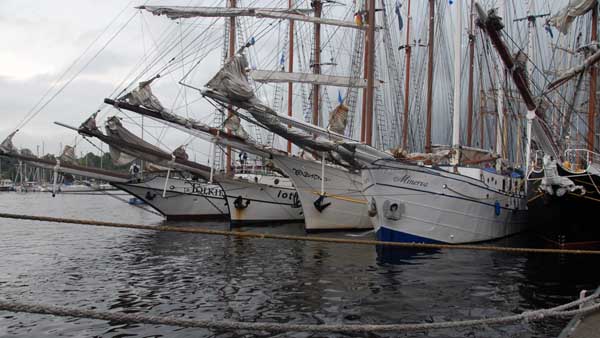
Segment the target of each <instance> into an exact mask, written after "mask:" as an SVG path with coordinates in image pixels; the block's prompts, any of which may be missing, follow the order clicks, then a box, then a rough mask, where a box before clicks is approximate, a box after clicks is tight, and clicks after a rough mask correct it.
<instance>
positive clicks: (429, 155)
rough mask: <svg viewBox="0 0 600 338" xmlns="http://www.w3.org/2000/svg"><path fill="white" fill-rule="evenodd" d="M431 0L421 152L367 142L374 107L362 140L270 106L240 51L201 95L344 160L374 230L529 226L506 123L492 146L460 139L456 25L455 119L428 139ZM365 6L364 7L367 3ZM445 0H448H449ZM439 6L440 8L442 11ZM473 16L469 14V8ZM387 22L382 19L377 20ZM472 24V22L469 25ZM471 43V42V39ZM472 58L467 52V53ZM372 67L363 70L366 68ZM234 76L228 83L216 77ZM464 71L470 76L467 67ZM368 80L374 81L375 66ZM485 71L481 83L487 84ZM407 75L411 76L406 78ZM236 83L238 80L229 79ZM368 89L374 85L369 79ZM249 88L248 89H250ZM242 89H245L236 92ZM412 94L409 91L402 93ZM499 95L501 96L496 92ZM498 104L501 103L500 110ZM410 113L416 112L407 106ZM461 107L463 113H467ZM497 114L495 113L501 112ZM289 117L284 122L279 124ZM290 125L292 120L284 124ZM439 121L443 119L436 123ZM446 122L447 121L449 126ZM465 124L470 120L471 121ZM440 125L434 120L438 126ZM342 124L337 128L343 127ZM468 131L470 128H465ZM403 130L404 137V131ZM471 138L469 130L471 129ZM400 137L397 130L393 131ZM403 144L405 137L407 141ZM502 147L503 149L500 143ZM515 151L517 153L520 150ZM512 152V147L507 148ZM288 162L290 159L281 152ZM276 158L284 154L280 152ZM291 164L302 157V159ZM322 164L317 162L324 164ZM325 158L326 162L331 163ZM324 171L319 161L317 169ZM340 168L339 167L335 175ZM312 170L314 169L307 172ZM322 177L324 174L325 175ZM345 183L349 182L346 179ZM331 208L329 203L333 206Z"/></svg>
mask: <svg viewBox="0 0 600 338" xmlns="http://www.w3.org/2000/svg"><path fill="white" fill-rule="evenodd" d="M435 3H436V2H435V1H430V2H429V3H428V5H429V6H428V7H429V18H430V20H429V22H430V26H429V44H428V46H427V47H428V57H429V62H428V68H427V70H428V72H427V74H428V76H427V81H425V82H424V83H423V84H424V86H425V88H426V89H427V93H428V95H427V99H426V102H425V103H426V105H427V110H426V112H425V113H426V114H425V115H426V118H425V120H426V121H427V124H426V126H425V133H426V135H425V137H424V138H423V139H424V141H425V142H424V144H418V142H415V141H413V142H412V143H413V144H412V148H415V149H423V150H424V152H422V153H415V152H412V153H410V152H408V151H406V150H405V149H402V148H400V149H396V150H395V151H391V150H390V151H383V150H379V149H377V148H376V147H375V146H374V144H373V145H372V144H371V141H372V139H373V137H372V135H373V130H372V127H373V126H374V125H375V122H374V121H376V120H379V117H377V116H374V115H371V116H369V115H370V114H373V111H374V109H373V108H372V107H371V109H367V114H366V117H367V119H365V120H363V121H362V122H363V123H362V124H363V126H364V135H365V139H364V141H363V142H360V141H358V140H353V139H350V138H348V137H345V135H343V134H342V133H336V132H335V131H332V130H326V129H324V128H319V127H318V126H311V125H309V124H307V123H302V122H299V121H294V120H292V119H286V117H285V116H282V114H278V113H277V112H275V111H274V110H273V109H272V108H270V107H268V106H266V105H265V104H263V103H262V102H261V101H260V100H259V99H258V98H257V97H256V96H255V95H254V94H253V93H252V92H251V85H250V82H249V79H251V78H252V71H249V72H247V71H246V69H247V68H246V67H245V65H247V64H248V63H247V61H246V60H245V56H244V55H239V56H238V59H237V60H233V61H230V63H229V64H227V65H226V66H225V67H224V68H223V69H222V70H221V73H220V75H219V74H217V75H216V76H215V77H214V78H213V80H211V81H210V82H209V83H208V84H207V86H206V87H207V89H206V90H205V91H204V95H205V96H207V97H209V98H211V99H213V100H215V101H218V102H221V103H222V104H224V105H226V104H233V105H236V106H237V107H239V108H242V109H244V110H246V111H248V112H249V114H250V115H251V116H252V118H253V119H254V120H255V121H256V122H257V123H260V124H261V125H263V126H266V127H267V128H269V129H270V130H272V131H273V132H276V133H278V134H279V135H281V136H283V137H286V138H288V139H289V140H292V142H294V143H296V144H298V145H300V146H302V147H304V148H306V149H307V150H308V151H309V152H310V153H314V154H318V155H321V159H322V162H325V159H327V160H328V161H330V162H334V161H335V162H338V163H340V164H342V165H343V166H344V167H346V168H348V169H346V170H350V172H352V173H353V175H361V180H362V189H361V193H362V196H361V197H362V198H364V199H365V200H366V201H367V203H366V211H367V215H369V216H370V217H371V220H372V222H373V223H374V226H375V230H376V232H377V236H378V238H379V239H381V240H386V241H402V242H405V241H407V242H443V243H468V242H479V241H486V240H491V239H495V238H500V237H504V236H508V235H511V234H514V233H517V232H519V231H522V230H524V229H525V228H526V226H527V219H526V209H527V207H526V189H525V179H524V176H523V172H522V171H521V170H518V169H517V168H516V166H515V165H513V164H511V162H510V159H509V158H507V157H505V156H503V155H505V154H507V153H508V150H510V151H513V154H514V153H515V152H514V148H515V147H516V146H515V145H512V144H511V145H510V146H509V145H507V144H506V142H504V141H505V140H504V138H503V136H504V133H505V130H506V128H507V126H503V125H502V122H503V119H502V118H498V119H497V128H498V129H499V130H500V132H498V133H497V134H498V135H497V138H498V139H497V140H496V142H495V144H494V146H495V147H494V148H495V149H496V152H492V151H488V150H484V149H480V148H476V147H472V146H471V144H470V143H471V141H468V142H465V143H467V144H464V145H463V144H462V142H463V141H462V140H463V139H465V138H466V137H464V136H466V135H464V136H463V135H461V134H462V132H461V121H460V117H461V109H462V105H461V102H463V100H462V98H461V92H460V87H461V75H460V74H461V73H460V69H461V65H462V64H461V60H462V56H461V48H460V46H461V39H462V37H463V36H462V34H461V31H462V29H454V32H455V33H456V37H455V48H454V52H455V53H456V54H455V57H454V61H455V62H454V69H455V73H454V74H455V75H454V80H455V82H454V89H453V94H452V97H453V100H452V102H453V110H452V112H453V114H452V116H453V121H451V125H445V128H447V129H450V130H452V140H451V144H450V145H447V146H439V145H434V144H432V142H431V140H432V133H433V132H432V131H433V129H432V121H433V116H434V114H433V107H434V100H433V93H434V91H433V84H434V74H435V72H434V69H433V66H434V47H435V45H434V42H435V41H436V39H435V34H434V29H435V25H434V24H435V22H437V21H436V20H437V19H436V14H435V13H436V12H435V9H434V8H435V7H434V6H435ZM369 6H370V7H369ZM447 6H448V5H447ZM461 7H462V6H461V2H458V3H456V4H454V7H453V9H454V11H453V12H454V13H456V21H455V22H463V20H462V19H461V16H462V8H461ZM369 8H375V5H374V4H367V12H366V14H365V15H366V16H367V17H368V18H369V19H368V20H367V22H369V23H374V22H376V20H375V19H374V17H375V10H373V11H372V13H371V12H370V11H369V10H368V9H369ZM446 10H447V8H444V9H443V11H446ZM471 13H472V14H471V18H473V17H474V14H473V10H472V11H471ZM382 22H385V20H382ZM471 29H474V28H473V27H471ZM366 34H367V35H368V36H369V35H370V36H371V38H370V39H371V40H370V41H375V37H373V35H372V34H375V32H373V31H369V30H368V31H367V33H366ZM470 48H473V49H474V45H473V44H471V46H470ZM366 53H367V54H368V55H369V56H368V57H367V59H369V58H370V59H371V60H374V59H375V57H374V56H372V55H375V53H374V50H370V49H367V50H366ZM470 64H471V65H472V64H473V59H471V60H470ZM370 73H371V72H367V74H370ZM219 78H221V79H223V78H226V79H233V80H229V81H228V82H227V84H226V85H224V84H223V83H219V82H218V81H214V79H219ZM468 78H471V79H473V78H474V76H473V74H471V75H470V76H468ZM366 80H367V82H370V81H374V78H373V74H371V78H370V80H369V78H367V79H366ZM490 81H491V80H490V79H487V80H486V81H485V82H484V83H480V85H481V86H485V85H489V83H490ZM409 83H410V81H409ZM232 84H235V85H237V86H239V87H234V86H233V85H232ZM370 87H371V88H370V89H371V90H373V89H374V88H373V86H372V85H371V86H370ZM470 87H471V94H470V95H469V99H468V100H467V101H470V102H471V103H470V104H467V106H471V107H469V108H468V111H469V113H470V114H472V113H471V112H472V104H473V101H474V97H473V96H472V86H470ZM249 88H250V89H249ZM240 92H243V93H248V92H250V94H247V95H245V96H242V95H240V94H239V93H240ZM368 92H369V88H367V96H366V97H365V98H364V102H365V104H366V105H367V106H369V104H371V105H372V104H373V101H372V100H373V99H374V97H370V96H369V94H368ZM407 97H410V94H409V95H407ZM499 100H500V101H502V102H504V100H505V97H504V96H503V95H500V96H499ZM501 112H503V110H500V111H499V114H500V113H501ZM411 113H412V112H411V111H410V109H407V110H405V114H406V115H405V116H407V118H406V120H407V123H410V118H409V117H412V116H411ZM412 115H417V114H414V113H412ZM465 115H466V114H465ZM500 116H501V115H500ZM286 124H288V126H285V125H286ZM289 125H291V127H290V126H289ZM440 125H444V124H443V123H440ZM451 126H452V127H451ZM469 126H471V123H469ZM438 128H439V126H438ZM342 131H343V128H342ZM469 134H470V133H469ZM407 138H408V137H407ZM469 138H470V136H469ZM397 139H402V138H397ZM406 144H408V143H406ZM506 148H508V150H506ZM519 154H520V155H519V156H518V157H522V156H523V152H520V153H519ZM512 157H513V160H514V159H515V158H516V157H517V155H513V156H512ZM287 161H288V162H290V160H289V159H288V160H287ZM281 162H284V161H283V160H282V161H281ZM298 162H299V163H298V164H296V165H297V166H300V165H304V167H306V165H305V164H304V163H306V162H300V161H298ZM325 167H326V165H325V164H322V168H325ZM330 167H331V166H327V168H330ZM317 168H318V167H317V166H316V165H313V168H312V171H313V172H312V173H311V172H307V175H304V176H308V177H310V176H312V175H313V173H314V174H318V171H317ZM321 171H322V172H324V169H321ZM335 176H341V175H335ZM313 177H316V176H313ZM323 177H326V176H323ZM348 187H350V188H351V186H348ZM332 210H334V209H332Z"/></svg>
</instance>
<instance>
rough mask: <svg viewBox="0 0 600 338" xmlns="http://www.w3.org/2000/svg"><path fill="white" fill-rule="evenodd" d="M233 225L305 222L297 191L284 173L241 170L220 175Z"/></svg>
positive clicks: (220, 182)
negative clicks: (270, 174)
mask: <svg viewBox="0 0 600 338" xmlns="http://www.w3.org/2000/svg"><path fill="white" fill-rule="evenodd" d="M218 179H219V184H220V185H221V187H222V188H223V190H224V191H225V196H226V198H227V203H228V205H229V212H230V219H231V224H232V225H233V226H240V225H249V224H267V225H270V224H274V223H290V222H302V221H303V220H304V214H303V212H302V205H301V204H300V200H299V199H298V193H297V192H296V189H294V186H293V185H292V183H291V181H290V180H289V179H287V178H285V177H280V176H267V175H253V174H241V175H236V177H235V178H229V177H226V176H219V178H218Z"/></svg>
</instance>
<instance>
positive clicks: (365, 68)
mask: <svg viewBox="0 0 600 338" xmlns="http://www.w3.org/2000/svg"><path fill="white" fill-rule="evenodd" d="M361 15H362V14H361ZM367 50H369V41H368V40H367V36H366V35H365V38H364V51H365V53H364V58H363V59H364V66H363V78H365V79H366V78H367V77H368V74H369V69H368V68H369V67H368V66H367V64H368V63H369V53H367V52H366V51H367ZM366 97H367V88H366V87H365V88H363V90H362V104H361V106H362V113H361V119H360V121H361V123H360V142H362V143H364V142H365V129H366V128H365V126H366V124H365V120H366V119H367V101H366Z"/></svg>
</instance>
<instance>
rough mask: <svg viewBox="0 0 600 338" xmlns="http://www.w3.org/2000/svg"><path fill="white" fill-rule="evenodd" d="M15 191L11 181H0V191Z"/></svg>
mask: <svg viewBox="0 0 600 338" xmlns="http://www.w3.org/2000/svg"><path fill="white" fill-rule="evenodd" d="M13 190H15V185H14V184H13V181H12V180H9V179H3V180H0V191H13Z"/></svg>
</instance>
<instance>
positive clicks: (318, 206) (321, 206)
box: [313, 195, 331, 212]
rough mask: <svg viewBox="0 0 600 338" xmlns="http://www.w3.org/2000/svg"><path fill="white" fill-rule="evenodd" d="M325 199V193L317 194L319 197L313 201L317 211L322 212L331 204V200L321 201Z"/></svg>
mask: <svg viewBox="0 0 600 338" xmlns="http://www.w3.org/2000/svg"><path fill="white" fill-rule="evenodd" d="M324 200H325V195H319V198H317V200H316V201H315V202H314V203H313V204H314V206H315V208H316V209H317V210H319V212H323V210H325V209H326V208H327V207H328V206H330V205H331V202H328V203H323V201H324Z"/></svg>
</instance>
